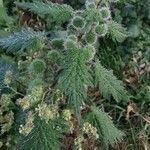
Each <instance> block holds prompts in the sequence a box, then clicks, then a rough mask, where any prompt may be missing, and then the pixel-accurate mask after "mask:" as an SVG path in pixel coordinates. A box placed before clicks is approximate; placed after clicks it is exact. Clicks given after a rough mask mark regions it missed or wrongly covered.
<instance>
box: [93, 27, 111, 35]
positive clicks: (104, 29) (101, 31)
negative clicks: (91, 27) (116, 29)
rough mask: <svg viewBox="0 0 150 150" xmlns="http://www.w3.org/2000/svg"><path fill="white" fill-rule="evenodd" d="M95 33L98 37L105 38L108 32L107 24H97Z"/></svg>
mask: <svg viewBox="0 0 150 150" xmlns="http://www.w3.org/2000/svg"><path fill="white" fill-rule="evenodd" d="M95 32H96V33H97V34H98V35H99V36H105V35H106V34H107V32H108V26H107V24H98V25H97V26H96V27H95Z"/></svg>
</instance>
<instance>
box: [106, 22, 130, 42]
mask: <svg viewBox="0 0 150 150" xmlns="http://www.w3.org/2000/svg"><path fill="white" fill-rule="evenodd" d="M108 29H109V32H110V35H111V38H112V39H113V40H114V41H117V42H123V41H124V40H125V39H126V38H127V37H128V32H127V31H126V29H125V28H123V27H122V26H121V25H120V24H119V23H117V22H114V21H110V22H109V23H108Z"/></svg>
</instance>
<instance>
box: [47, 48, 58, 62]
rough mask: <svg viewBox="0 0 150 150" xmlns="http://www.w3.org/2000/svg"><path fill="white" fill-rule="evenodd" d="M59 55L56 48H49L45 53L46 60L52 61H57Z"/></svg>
mask: <svg viewBox="0 0 150 150" xmlns="http://www.w3.org/2000/svg"><path fill="white" fill-rule="evenodd" d="M60 57H61V56H60V53H59V52H58V51H57V50H51V51H49V52H48V54H47V58H48V60H49V61H50V62H52V63H57V62H58V61H59V59H60Z"/></svg>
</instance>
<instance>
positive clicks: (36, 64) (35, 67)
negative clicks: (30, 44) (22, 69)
mask: <svg viewBox="0 0 150 150" xmlns="http://www.w3.org/2000/svg"><path fill="white" fill-rule="evenodd" d="M45 68H46V64H45V62H44V61H43V60H40V59H35V60H33V61H32V62H31V64H30V66H29V71H30V72H32V73H34V74H40V73H43V72H44V71H45Z"/></svg>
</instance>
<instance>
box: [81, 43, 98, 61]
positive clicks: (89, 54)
mask: <svg viewBox="0 0 150 150" xmlns="http://www.w3.org/2000/svg"><path fill="white" fill-rule="evenodd" d="M84 52H85V55H86V58H87V60H88V61H91V60H92V59H93V58H94V56H95V54H96V49H95V47H94V46H92V45H87V46H86V47H85V50H84Z"/></svg>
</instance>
